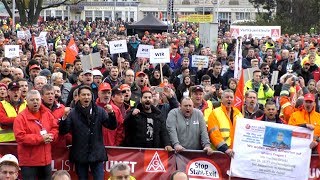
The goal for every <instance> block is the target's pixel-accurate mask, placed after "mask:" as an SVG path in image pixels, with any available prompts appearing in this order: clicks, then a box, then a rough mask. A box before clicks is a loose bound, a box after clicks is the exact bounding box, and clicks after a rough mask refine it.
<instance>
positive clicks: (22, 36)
mask: <svg viewBox="0 0 320 180" xmlns="http://www.w3.org/2000/svg"><path fill="white" fill-rule="evenodd" d="M17 37H18V39H25V38H26V33H25V32H24V31H17Z"/></svg>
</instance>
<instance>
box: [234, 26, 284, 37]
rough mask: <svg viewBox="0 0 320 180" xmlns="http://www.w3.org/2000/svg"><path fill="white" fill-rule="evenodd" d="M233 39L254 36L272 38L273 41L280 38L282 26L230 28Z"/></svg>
mask: <svg viewBox="0 0 320 180" xmlns="http://www.w3.org/2000/svg"><path fill="white" fill-rule="evenodd" d="M230 32H231V36H232V37H235V38H237V37H239V36H240V37H244V36H249V35H252V37H253V38H255V37H256V38H262V37H267V36H268V37H271V38H272V39H273V40H276V39H278V38H280V36H281V26H230Z"/></svg>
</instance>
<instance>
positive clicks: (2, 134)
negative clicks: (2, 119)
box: [0, 100, 27, 142]
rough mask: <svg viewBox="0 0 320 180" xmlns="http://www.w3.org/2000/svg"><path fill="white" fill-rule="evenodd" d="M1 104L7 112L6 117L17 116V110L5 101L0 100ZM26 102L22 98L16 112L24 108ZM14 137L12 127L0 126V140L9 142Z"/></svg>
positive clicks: (13, 139)
mask: <svg viewBox="0 0 320 180" xmlns="http://www.w3.org/2000/svg"><path fill="white" fill-rule="evenodd" d="M1 104H2V106H3V108H4V110H5V111H6V113H7V116H8V117H17V115H18V114H17V112H16V110H15V109H14V107H13V106H12V105H11V104H10V103H9V102H7V101H1ZM26 107H27V102H26V101H25V100H24V101H23V103H22V104H21V105H20V107H19V110H18V113H20V112H21V111H23V110H24V109H26ZM15 140H16V138H15V137H14V133H13V130H12V129H1V128H0V142H10V141H15Z"/></svg>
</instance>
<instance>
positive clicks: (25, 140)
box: [13, 90, 58, 180]
mask: <svg viewBox="0 0 320 180" xmlns="http://www.w3.org/2000/svg"><path fill="white" fill-rule="evenodd" d="M27 104H28V107H27V108H26V109H25V110H24V111H22V112H21V113H19V115H18V116H17V117H16V119H15V121H14V124H13V131H14V135H15V137H16V139H17V143H18V157H19V165H20V166H21V174H22V179H44V180H50V179H51V173H52V169H51V161H52V156H51V143H52V142H53V141H54V140H56V139H57V135H58V125H57V120H55V118H54V117H53V116H52V114H51V113H50V112H49V111H48V110H47V109H46V108H45V107H44V106H43V105H41V96H40V93H39V92H38V91H37V90H31V91H29V92H28V94H27Z"/></svg>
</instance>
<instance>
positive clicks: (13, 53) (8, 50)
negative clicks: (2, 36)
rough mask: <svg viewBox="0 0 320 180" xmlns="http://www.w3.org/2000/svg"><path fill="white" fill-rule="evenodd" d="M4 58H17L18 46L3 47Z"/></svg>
mask: <svg viewBox="0 0 320 180" xmlns="http://www.w3.org/2000/svg"><path fill="white" fill-rule="evenodd" d="M4 56H5V57H7V58H13V57H19V45H5V46H4Z"/></svg>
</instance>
